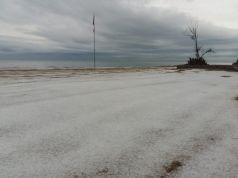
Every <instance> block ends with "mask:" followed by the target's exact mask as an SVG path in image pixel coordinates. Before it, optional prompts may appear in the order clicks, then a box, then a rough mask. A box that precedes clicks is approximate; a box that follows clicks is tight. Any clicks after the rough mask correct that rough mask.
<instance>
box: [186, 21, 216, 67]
mask: <svg viewBox="0 0 238 178" xmlns="http://www.w3.org/2000/svg"><path fill="white" fill-rule="evenodd" d="M188 31H189V34H188V35H187V36H189V37H190V38H191V39H192V40H193V41H194V52H195V59H192V58H190V61H191V60H193V61H195V62H196V63H198V64H200V63H201V64H203V63H204V64H206V61H205V60H204V56H205V55H206V54H208V53H214V50H213V49H212V48H209V49H203V47H202V46H200V45H199V42H198V25H194V26H190V27H188ZM199 61H200V62H199Z"/></svg>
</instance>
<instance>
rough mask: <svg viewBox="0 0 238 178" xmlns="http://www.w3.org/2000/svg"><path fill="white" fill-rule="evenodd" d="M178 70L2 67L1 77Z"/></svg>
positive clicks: (163, 67)
mask: <svg viewBox="0 0 238 178" xmlns="http://www.w3.org/2000/svg"><path fill="white" fill-rule="evenodd" d="M161 70H177V68H176V66H157V67H99V68H96V69H94V68H52V69H0V78H12V77H70V76H78V75H88V74H106V73H128V72H144V71H161Z"/></svg>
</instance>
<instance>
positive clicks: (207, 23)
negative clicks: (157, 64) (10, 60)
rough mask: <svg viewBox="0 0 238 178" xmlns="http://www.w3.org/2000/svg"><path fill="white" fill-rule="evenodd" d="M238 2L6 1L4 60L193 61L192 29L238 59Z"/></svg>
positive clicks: (0, 44) (0, 26)
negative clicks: (101, 57) (101, 56)
mask: <svg viewBox="0 0 238 178" xmlns="http://www.w3.org/2000/svg"><path fill="white" fill-rule="evenodd" d="M237 9H238V1H237V0H0V56H1V54H9V53H89V52H91V51H92V49H93V32H92V29H93V27H92V14H93V13H95V15H96V34H97V51H98V52H100V53H108V54H111V55H112V56H115V57H130V56H141V57H144V58H157V57H160V58H163V57H165V58H166V57H168V58H170V57H176V56H181V57H183V56H189V55H190V54H191V53H192V41H191V40H190V39H189V38H187V37H186V36H185V34H186V27H187V26H188V25H191V24H194V23H197V24H199V33H200V43H201V44H202V45H204V46H205V47H213V48H214V49H215V50H216V51H217V53H216V54H215V55H216V56H218V57H222V58H228V57H230V58H233V57H234V58H235V57H236V56H237V55H238V51H237V48H238V11H237Z"/></svg>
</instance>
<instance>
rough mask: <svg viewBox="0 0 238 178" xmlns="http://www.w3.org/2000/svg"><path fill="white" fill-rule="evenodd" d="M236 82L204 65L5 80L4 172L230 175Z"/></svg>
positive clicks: (0, 83) (236, 125) (1, 103)
mask: <svg viewBox="0 0 238 178" xmlns="http://www.w3.org/2000/svg"><path fill="white" fill-rule="evenodd" d="M223 75H228V76H231V77H221V76H223ZM237 89H238V73H233V72H223V71H202V70H201V71H200V70H190V71H185V72H181V73H178V72H172V71H161V72H158V71H147V72H137V73H136V72H135V73H120V74H91V75H87V76H79V77H70V78H50V77H48V78H47V77H46V78H27V79H26V78H25V79H24V78H21V79H1V80H0V177H1V178H71V177H72V178H76V177H90V178H91V177H107V176H108V177H123V178H126V177H156V176H157V177H159V176H165V177H178V178H180V177H182V178H206V177H209V178H212V177H213V178H224V177H226V178H228V177H229V178H236V177H238V101H236V100H235V99H234V97H236V96H238V90H237ZM173 161H180V162H181V163H182V166H181V167H179V168H178V169H177V170H174V171H171V173H170V174H168V173H166V171H165V166H166V165H169V164H170V163H171V162H173Z"/></svg>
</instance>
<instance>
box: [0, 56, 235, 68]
mask: <svg viewBox="0 0 238 178" xmlns="http://www.w3.org/2000/svg"><path fill="white" fill-rule="evenodd" d="M186 61H187V59H184V60H182V59H124V58H117V59H111V60H110V59H97V60H96V67H155V66H175V65H179V64H185V63H186ZM232 62H234V61H231V60H230V61H227V60H217V61H216V60H210V61H209V60H208V63H210V64H228V65H229V64H232ZM93 66H94V60H93V59H67V58H66V59H1V58H0V70H6V69H8V70H9V69H10V70H11V69H61V68H63V69H67V68H73V69H74V68H91V67H93Z"/></svg>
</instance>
